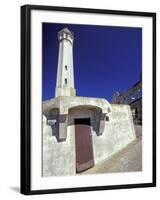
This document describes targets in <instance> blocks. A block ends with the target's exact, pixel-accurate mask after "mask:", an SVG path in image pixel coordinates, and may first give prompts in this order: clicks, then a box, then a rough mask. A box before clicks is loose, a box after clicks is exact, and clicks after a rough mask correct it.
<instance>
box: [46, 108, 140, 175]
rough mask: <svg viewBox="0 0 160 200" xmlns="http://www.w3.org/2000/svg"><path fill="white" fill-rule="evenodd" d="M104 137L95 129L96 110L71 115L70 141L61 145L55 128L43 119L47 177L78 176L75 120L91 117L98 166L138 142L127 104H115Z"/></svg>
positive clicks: (79, 111)
mask: <svg viewBox="0 0 160 200" xmlns="http://www.w3.org/2000/svg"><path fill="white" fill-rule="evenodd" d="M108 116H109V121H106V123H105V130H104V132H103V134H102V135H100V136H97V134H96V132H95V131H94V130H93V117H94V111H93V110H90V109H88V110H86V109H84V110H83V109H78V110H75V111H74V110H73V111H72V112H70V113H69V120H68V127H67V139H66V141H63V142H57V139H56V137H55V136H54V135H52V128H51V127H50V126H48V125H47V124H46V117H45V116H43V176H55V175H56V176H59V175H74V174H75V173H76V156H75V127H74V119H75V118H88V117H90V118H91V130H92V141H93V154H94V162H95V164H97V163H100V162H102V161H103V160H105V159H108V158H110V157H111V156H112V155H113V154H115V153H117V152H118V151H120V150H121V149H123V148H124V147H126V146H127V145H128V144H129V143H131V142H132V141H133V140H135V139H136V135H135V131H134V126H133V121H132V114H131V110H130V107H129V106H127V105H112V112H111V113H110V114H109V115H108Z"/></svg>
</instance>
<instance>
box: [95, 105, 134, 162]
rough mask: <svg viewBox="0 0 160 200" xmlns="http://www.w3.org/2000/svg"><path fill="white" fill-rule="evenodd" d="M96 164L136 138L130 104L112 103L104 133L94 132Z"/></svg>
mask: <svg viewBox="0 0 160 200" xmlns="http://www.w3.org/2000/svg"><path fill="white" fill-rule="evenodd" d="M92 139H93V150H94V160H95V164H97V163H100V162H102V161H103V160H105V159H106V158H109V157H111V156H112V155H113V154H115V153H117V152H118V151H120V150H121V149H123V148H124V147H126V146H127V145H128V144H129V143H131V142H132V141H133V140H135V139H136V135H135V130H134V125H133V119H132V113H131V109H130V106H128V105H118V104H117V105H114V104H113V105H112V112H111V113H109V121H106V123H105V130H104V134H103V135H101V136H99V137H97V135H96V134H94V133H93V137H92Z"/></svg>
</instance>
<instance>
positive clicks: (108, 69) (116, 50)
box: [42, 23, 142, 101]
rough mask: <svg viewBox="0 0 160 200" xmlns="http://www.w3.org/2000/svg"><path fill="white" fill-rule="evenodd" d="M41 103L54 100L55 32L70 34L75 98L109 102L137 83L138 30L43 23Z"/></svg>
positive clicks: (138, 59)
mask: <svg viewBox="0 0 160 200" xmlns="http://www.w3.org/2000/svg"><path fill="white" fill-rule="evenodd" d="M42 27H43V28H42V31H43V38H42V40H43V48H42V62H43V86H42V88H43V92H42V93H43V100H47V99H50V98H53V97H54V93H55V85H56V75H57V63H58V51H59V44H58V38H57V33H58V31H60V30H61V29H62V28H65V27H68V28H69V29H70V30H71V31H72V32H74V36H75V39H74V49H73V53H74V77H75V88H76V94H77V96H87V97H102V98H106V99H107V100H108V101H111V100H112V96H113V93H114V92H115V91H120V92H123V91H125V90H127V89H128V88H130V87H131V86H132V85H133V84H135V83H136V82H137V81H138V80H139V75H140V73H141V70H142V29H141V28H136V27H135V28H130V27H115V26H93V25H76V24H74V25H73V24H54V23H43V25H42Z"/></svg>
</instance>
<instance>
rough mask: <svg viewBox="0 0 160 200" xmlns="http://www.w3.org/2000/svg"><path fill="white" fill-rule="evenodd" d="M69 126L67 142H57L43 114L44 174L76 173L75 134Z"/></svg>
mask: <svg viewBox="0 0 160 200" xmlns="http://www.w3.org/2000/svg"><path fill="white" fill-rule="evenodd" d="M70 129H71V127H68V132H70V133H71V134H68V137H67V139H66V141H65V142H57V139H56V137H55V136H53V135H52V128H51V127H50V126H49V125H47V123H46V117H45V116H44V115H43V170H42V171H43V176H60V175H71V174H75V173H76V172H75V170H76V169H75V168H76V167H75V135H74V134H73V133H74V131H70Z"/></svg>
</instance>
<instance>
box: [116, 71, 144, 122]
mask: <svg viewBox="0 0 160 200" xmlns="http://www.w3.org/2000/svg"><path fill="white" fill-rule="evenodd" d="M112 103H114V104H115V103H116V104H127V105H130V107H131V111H132V115H133V120H134V124H135V125H142V77H141V75H140V80H139V81H138V82H137V83H135V84H134V85H133V86H132V87H131V88H129V89H128V90H127V91H125V92H121V93H120V92H115V94H114V95H113V98H112Z"/></svg>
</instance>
